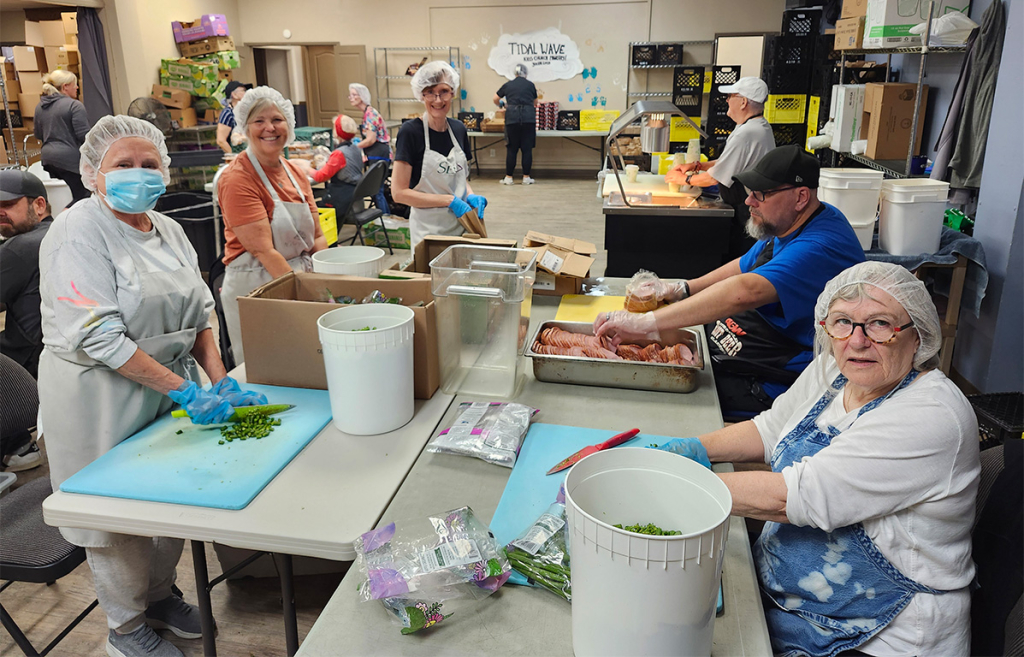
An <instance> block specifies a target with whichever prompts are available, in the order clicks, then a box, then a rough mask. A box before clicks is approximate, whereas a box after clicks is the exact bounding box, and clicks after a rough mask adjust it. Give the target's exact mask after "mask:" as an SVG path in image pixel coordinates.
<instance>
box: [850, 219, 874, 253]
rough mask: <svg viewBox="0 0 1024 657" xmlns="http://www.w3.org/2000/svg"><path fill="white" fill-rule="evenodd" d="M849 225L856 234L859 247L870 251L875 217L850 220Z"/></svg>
mask: <svg viewBox="0 0 1024 657" xmlns="http://www.w3.org/2000/svg"><path fill="white" fill-rule="evenodd" d="M850 226H852V227H853V232H854V233H856V234H857V240H858V241H860V247H861V248H862V249H864V250H865V251H870V250H871V238H873V237H874V236H875V218H874V217H871V218H870V219H866V220H864V221H859V222H854V221H850Z"/></svg>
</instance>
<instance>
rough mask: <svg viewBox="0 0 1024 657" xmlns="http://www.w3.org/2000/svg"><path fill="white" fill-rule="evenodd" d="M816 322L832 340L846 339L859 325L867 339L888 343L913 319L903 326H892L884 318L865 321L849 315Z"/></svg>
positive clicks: (911, 323) (909, 324)
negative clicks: (854, 318) (853, 318)
mask: <svg viewBox="0 0 1024 657" xmlns="http://www.w3.org/2000/svg"><path fill="white" fill-rule="evenodd" d="M818 324H820V325H821V327H822V328H824V329H825V333H827V334H828V337H830V338H832V339H833V340H848V339H849V338H850V336H851V335H853V332H854V331H855V330H856V329H857V327H858V326H859V327H860V330H861V331H863V332H864V335H865V336H867V338H868V340H871V341H872V342H874V343H876V344H889V343H890V342H892V341H893V340H895V339H896V337H897V336H898V335H899V334H900V333H901V332H902V331H906V330H907V329H908V328H911V327H912V326H913V325H914V322H913V321H910V322H907V323H906V324H904V325H903V326H893V325H892V324H890V323H889V322H887V321H885V320H884V319H872V320H870V321H867V322H855V321H853V320H851V319H850V318H849V317H829V318H827V319H824V320H822V321H820V322H818Z"/></svg>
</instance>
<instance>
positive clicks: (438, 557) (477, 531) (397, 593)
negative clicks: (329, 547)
mask: <svg viewBox="0 0 1024 657" xmlns="http://www.w3.org/2000/svg"><path fill="white" fill-rule="evenodd" d="M427 520H428V522H429V527H427V526H423V527H422V529H417V528H406V527H403V531H402V534H401V535H400V536H397V537H396V526H395V523H391V524H389V525H386V526H384V527H381V528H379V529H375V530H373V531H370V532H367V533H365V534H363V535H362V536H360V537H359V538H357V539H356V540H355V542H354V545H355V550H356V567H357V568H358V569H359V572H360V573H361V574H362V576H363V579H362V581H361V582H360V584H359V587H358V595H359V599H360V600H362V601H364V602H366V601H370V600H380V601H381V602H382V603H383V604H384V608H385V609H386V610H387V611H388V613H389V614H390V615H391V617H392V620H394V621H396V622H397V623H399V624H401V626H402V627H401V632H402V634H412V633H413V632H416V631H418V630H421V629H423V628H427V627H432V626H433V625H436V624H437V623H440V622H441V621H443V620H445V619H447V618H449V617H451V616H452V615H454V614H456V613H458V611H459V610H460V609H464V608H465V607H466V606H469V605H471V604H473V603H475V602H477V601H478V600H482V599H483V598H486V597H487V596H489V595H490V594H491V593H494V592H495V591H496V590H498V588H499V587H501V585H502V584H504V583H505V582H506V581H507V580H508V577H509V573H510V572H511V569H510V567H509V564H508V559H507V558H506V557H505V551H504V550H503V549H502V548H501V547H500V546H499V545H498V544H497V543H496V541H495V540H494V535H493V534H491V532H490V530H489V529H488V528H487V526H486V525H484V524H483V523H482V522H480V521H479V520H477V518H476V516H475V515H474V514H473V510H472V509H471V508H469V507H468V506H464V507H460V508H458V509H453V510H451V511H448V512H446V513H444V514H441V515H438V516H431V517H429V518H427ZM421 524H422V523H421Z"/></svg>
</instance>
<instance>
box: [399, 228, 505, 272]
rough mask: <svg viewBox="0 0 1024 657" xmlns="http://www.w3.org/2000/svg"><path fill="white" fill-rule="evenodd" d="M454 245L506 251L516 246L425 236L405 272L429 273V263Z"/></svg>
mask: <svg viewBox="0 0 1024 657" xmlns="http://www.w3.org/2000/svg"><path fill="white" fill-rule="evenodd" d="M454 244H475V245H477V246H500V247H504V248H507V249H514V248H515V247H516V246H517V244H518V243H517V242H516V241H515V240H502V239H494V238H487V237H455V236H452V235H426V236H424V238H423V241H421V242H420V243H419V244H417V245H416V248H415V249H413V258H412V262H411V263H410V264H409V266H408V267H407V268H406V271H416V272H420V273H421V274H429V273H430V261H431V260H433V259H434V258H436V257H437V256H439V255H441V254H442V253H443V252H444V250H445V249H447V248H448V247H449V246H452V245H454Z"/></svg>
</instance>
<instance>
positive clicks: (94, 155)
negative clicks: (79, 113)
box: [78, 115, 171, 191]
mask: <svg viewBox="0 0 1024 657" xmlns="http://www.w3.org/2000/svg"><path fill="white" fill-rule="evenodd" d="M126 137H141V138H142V139H148V140H149V141H151V142H153V146H155V147H156V152H157V153H159V154H160V173H161V174H162V175H163V177H164V184H165V185H169V184H171V172H170V167H171V157H170V156H169V155H168V154H167V145H166V144H165V143H164V134H163V133H162V132H160V130H159V129H158V128H157V127H156V126H155V125H153V124H152V123H150V122H149V121H143V120H142V119H136V118H134V117H131V116H124V115H119V116H104V117H102V118H101V119H100V120H99V121H97V122H96V125H94V126H93V127H92V130H90V131H89V132H88V134H86V135H85V143H83V144H82V147H81V148H79V149H78V150H79V152H81V153H82V158H81V161H80V163H79V165H78V169H79V172H80V173H81V174H82V184H83V185H85V188H86V189H88V190H90V191H96V175H97V174H98V173H99V170H100V165H101V164H102V163H103V157H104V156H105V155H106V154H107V151H108V150H110V147H111V146H112V145H113V144H114V142H115V141H117V140H118V139H125V138H126Z"/></svg>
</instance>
